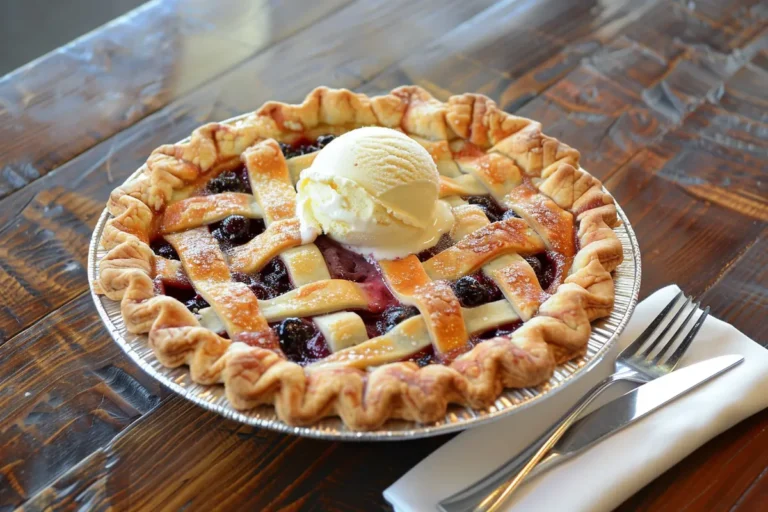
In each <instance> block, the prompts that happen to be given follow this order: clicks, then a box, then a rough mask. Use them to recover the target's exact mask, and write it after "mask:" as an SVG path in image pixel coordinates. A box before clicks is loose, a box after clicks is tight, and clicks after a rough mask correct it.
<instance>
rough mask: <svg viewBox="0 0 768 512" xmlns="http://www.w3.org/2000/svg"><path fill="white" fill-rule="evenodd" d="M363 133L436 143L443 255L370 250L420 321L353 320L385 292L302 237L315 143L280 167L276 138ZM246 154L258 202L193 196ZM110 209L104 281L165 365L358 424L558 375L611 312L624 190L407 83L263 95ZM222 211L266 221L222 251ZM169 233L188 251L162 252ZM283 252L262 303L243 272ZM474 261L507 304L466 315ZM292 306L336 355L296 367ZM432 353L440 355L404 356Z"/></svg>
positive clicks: (482, 104)
mask: <svg viewBox="0 0 768 512" xmlns="http://www.w3.org/2000/svg"><path fill="white" fill-rule="evenodd" d="M371 125H378V126H385V127H389V128H394V129H398V130H401V131H403V132H404V133H405V134H407V135H409V136H410V137H412V138H413V139H415V140H416V141H417V142H419V143H420V144H421V145H422V146H424V147H425V149H427V151H428V152H429V153H430V155H431V156H432V157H433V159H434V160H435V163H436V165H437V168H438V170H439V172H440V174H441V178H440V197H441V198H442V199H444V200H445V201H447V202H448V203H449V204H450V205H451V206H452V212H453V214H454V218H455V219H456V220H455V224H454V226H453V228H452V229H451V231H450V234H449V237H450V239H451V245H450V247H448V248H446V249H444V250H442V251H441V252H437V253H436V254H435V255H432V256H431V257H428V258H426V259H424V258H422V259H423V261H421V260H420V259H419V258H418V257H417V256H416V255H411V256H408V257H405V258H402V259H399V260H390V261H379V262H377V263H378V267H379V269H380V272H381V275H382V277H383V279H384V281H385V282H386V284H387V287H388V288H389V290H390V291H391V293H392V294H393V295H394V296H395V298H396V299H397V300H398V301H399V302H400V303H402V304H404V305H407V306H414V307H416V308H417V309H418V311H419V314H418V315H416V316H413V317H411V318H408V319H406V320H404V321H402V322H400V323H399V324H397V325H396V326H395V327H394V328H393V329H391V330H390V331H388V332H386V333H385V334H383V335H381V336H377V337H373V338H371V337H369V335H368V333H367V332H366V329H365V325H364V323H363V321H362V319H361V317H360V315H359V314H358V313H357V312H359V311H365V310H366V309H368V308H370V307H371V304H372V303H373V302H375V301H376V297H375V293H374V291H373V290H372V289H371V288H370V287H369V286H367V284H366V283H357V282H353V281H347V280H343V279H333V278H332V277H331V274H330V273H329V270H328V267H327V266H326V262H325V260H324V258H323V254H322V252H321V251H320V250H319V249H318V247H317V245H316V244H314V243H303V242H306V240H304V241H302V237H301V233H300V232H299V222H298V219H297V218H296V216H295V202H296V198H295V196H296V192H295V188H294V185H295V183H296V181H297V180H298V177H299V174H300V172H301V171H302V170H303V169H305V168H307V167H308V166H309V165H311V163H312V160H313V159H314V155H315V153H310V154H307V155H301V156H295V157H292V158H289V159H287V160H286V158H285V157H284V154H283V151H282V150H281V146H280V144H278V141H279V142H281V143H287V144H290V143H294V142H296V141H299V140H306V139H309V140H314V139H315V138H317V137H318V136H320V135H324V134H335V135H339V134H343V133H345V132H348V131H350V130H352V129H355V128H358V127H364V126H371ZM242 165H244V166H245V169H246V172H247V175H248V180H249V183H250V186H251V190H252V191H253V192H252V193H251V194H246V193H239V192H223V193H219V194H213V195H203V196H201V195H196V194H197V191H199V190H200V188H201V186H204V185H205V183H206V182H208V181H210V180H211V179H213V178H215V177H216V176H218V175H219V174H221V173H222V172H225V171H229V170H232V169H234V168H237V167H240V166H242ZM475 195H489V196H490V197H492V198H493V199H494V200H495V201H496V202H497V203H498V204H500V205H501V206H502V207H503V208H505V209H508V210H511V211H513V212H514V214H515V216H510V217H509V218H506V216H505V218H504V219H501V220H496V219H493V220H495V222H491V221H490V220H489V218H488V217H487V216H486V214H485V213H484V211H483V210H482V209H480V208H479V207H477V206H475V205H471V204H468V203H467V202H466V201H464V200H463V199H462V198H463V197H466V196H475ZM108 210H109V212H110V214H111V215H112V216H113V218H111V219H110V220H109V221H108V222H107V224H106V226H105V228H104V232H103V236H102V239H101V242H102V245H103V246H104V248H105V249H106V250H107V251H108V252H107V254H106V256H105V257H104V258H103V260H102V261H101V263H100V273H99V279H98V282H97V283H96V289H97V291H99V293H102V294H104V295H106V296H107V297H108V298H110V299H112V300H118V301H120V304H121V311H122V315H123V319H124V321H125V325H126V328H127V329H128V330H129V331H131V332H134V333H148V342H149V344H150V346H151V347H152V349H153V351H154V353H155V355H156V357H157V358H158V360H159V361H160V362H161V363H162V364H164V365H165V366H168V367H176V366H180V365H184V364H186V365H188V366H189V369H190V373H191V378H192V379H193V380H194V381H195V382H198V383H201V384H217V383H222V384H224V386H225V390H226V395H227V398H228V399H229V401H230V403H231V404H232V406H233V407H235V408H237V409H249V408H252V407H255V406H257V405H261V404H272V405H274V407H275V410H276V413H277V415H278V416H279V417H280V418H281V419H282V420H283V421H285V422H286V423H289V424H293V425H305V424H311V423H314V422H316V421H318V420H319V419H321V418H323V417H327V416H335V415H337V416H339V417H340V418H341V419H342V420H343V421H344V423H345V424H346V425H347V426H348V427H350V428H352V429H360V430H370V429H375V428H378V427H379V426H381V425H382V424H383V423H384V422H385V421H386V420H388V419H390V418H393V419H395V418H397V419H405V420H412V421H418V422H433V421H437V420H438V419H441V418H442V417H443V416H444V415H445V413H446V409H447V407H448V405H449V404H451V403H456V404H460V405H464V406H468V407H473V408H483V407H487V406H488V405H490V404H491V403H492V402H493V401H494V400H495V399H496V398H497V397H498V395H499V394H500V393H501V391H502V390H503V388H521V387H530V386H536V385H538V384H541V383H543V382H545V381H547V380H548V379H549V377H550V376H551V375H552V373H553V371H554V369H555V366H556V365H558V364H560V363H563V362H565V361H568V360H571V359H573V358H576V357H578V356H580V355H582V354H583V353H584V351H585V349H586V346H587V341H588V339H589V336H590V332H591V324H590V322H591V321H593V320H595V319H598V318H601V317H605V316H607V315H608V314H609V313H610V311H611V308H612V307H613V300H614V288H613V279H612V277H611V274H610V272H612V271H613V270H614V269H615V268H616V267H617V266H618V265H619V264H620V263H621V261H622V258H623V251H622V247H621V244H620V242H619V240H618V238H617V237H616V235H615V233H614V231H613V228H614V227H616V226H618V224H619V221H618V219H617V212H616V208H615V206H614V203H613V199H612V198H611V196H610V195H608V194H606V193H605V192H604V191H603V189H602V185H601V183H600V182H599V181H598V180H597V179H596V178H594V177H593V176H591V175H590V174H589V173H587V172H586V171H584V170H583V169H581V168H580V167H579V154H578V152H577V151H576V150H574V149H572V148H570V147H568V146H567V145H565V144H563V143H561V142H559V141H557V140H556V139H554V138H552V137H548V136H546V135H544V134H543V133H542V131H541V125H540V124H539V123H537V122H535V121H531V120H529V119H525V118H520V117H517V116H513V115H511V114H508V113H506V112H503V111H502V110H500V109H499V108H498V107H497V106H496V105H495V103H494V102H493V101H492V100H490V99H488V98H486V97H485V96H482V95H475V94H463V95H459V96H453V97H451V98H450V99H449V100H448V102H447V103H443V102H440V101H438V100H436V99H434V98H433V97H432V96H430V95H429V94H428V93H427V92H426V91H425V90H423V89H421V88H419V87H415V86H407V87H400V88H398V89H395V90H393V91H392V92H391V93H389V94H387V95H384V96H378V97H373V98H369V97H367V96H365V95H362V94H356V93H352V92H350V91H348V90H344V89H339V90H335V89H328V88H325V87H320V88H317V89H315V90H314V91H313V92H312V93H310V94H309V95H308V96H307V98H306V99H305V100H304V102H303V103H302V104H301V105H287V104H283V103H277V102H269V103H266V104H265V105H264V106H262V107H261V108H260V109H259V110H257V111H256V112H254V113H253V114H251V115H249V116H247V117H246V118H244V119H242V120H240V121H238V122H236V123H235V124H233V125H227V124H219V123H211V124H207V125H205V126H202V127H200V128H198V129H197V130H195V131H194V132H193V134H192V136H191V138H190V139H189V141H188V142H184V143H179V144H175V145H165V146H161V147H160V148H158V149H156V150H155V151H154V152H153V153H152V155H151V156H150V157H149V159H148V161H147V163H146V165H145V166H144V167H143V172H142V173H141V174H140V175H139V176H138V177H137V179H135V180H133V181H131V182H129V183H127V184H125V185H123V186H122V187H119V188H117V189H116V190H115V191H113V193H112V194H111V196H110V199H109V202H108ZM230 215H241V216H243V217H247V218H251V219H261V220H262V221H263V222H264V227H265V229H264V231H263V232H262V233H260V234H258V235H257V236H255V237H254V238H253V239H251V240H250V241H248V242H246V243H244V244H242V245H238V246H234V247H231V248H227V249H223V248H222V247H221V246H220V245H219V243H218V242H217V241H216V239H215V238H214V237H213V236H212V235H211V232H210V230H209V229H208V227H207V226H208V225H210V224H211V223H215V222H219V221H221V220H222V219H225V218H226V217H228V216H230ZM158 236H162V237H163V238H164V239H165V240H166V241H168V242H169V243H170V244H171V246H173V248H174V249H175V251H176V253H177V254H178V256H179V258H180V262H179V261H176V260H172V259H167V258H163V257H161V256H159V255H157V254H155V252H153V250H152V249H151V248H150V243H151V241H152V240H153V239H154V238H156V237H158ZM318 243H319V242H318ZM544 251H547V252H548V254H552V255H553V257H554V259H555V261H556V263H557V265H556V266H557V272H558V275H557V276H556V279H555V282H554V284H553V285H551V286H549V287H548V288H547V289H542V287H541V284H540V282H539V280H538V279H537V276H536V274H535V272H534V270H533V269H532V267H531V265H530V264H529V262H528V261H527V260H526V258H525V257H526V256H531V255H535V254H539V253H542V252H544ZM275 258H279V260H280V261H281V262H282V264H283V265H284V266H285V268H286V271H287V273H288V275H289V276H290V279H291V282H292V285H293V289H292V290H290V291H287V292H286V293H283V294H281V295H279V296H277V297H273V298H270V299H265V300H261V299H258V298H257V297H256V295H255V294H254V293H253V292H252V291H251V290H250V289H249V288H248V286H246V285H245V284H243V283H242V282H238V281H236V280H234V279H233V273H246V274H247V273H253V272H259V271H262V270H263V269H264V268H265V266H267V265H268V264H269V263H270V262H271V261H272V260H273V259H275ZM478 273H479V274H480V275H482V276H483V278H484V279H488V280H491V281H492V282H493V283H494V284H495V285H496V286H497V287H498V289H499V290H500V291H501V293H502V298H501V299H499V300H494V301H491V302H487V303H485V304H482V305H479V306H476V307H471V308H468V307H462V305H461V304H460V302H459V300H458V299H457V297H456V295H455V294H454V292H453V289H452V287H451V285H450V282H453V281H456V280H457V279H459V278H462V277H464V276H467V275H474V274H478ZM157 279H160V280H162V281H163V282H166V283H169V282H170V283H186V285H187V286H188V285H189V284H190V283H191V285H192V286H193V288H194V290H195V291H196V292H197V293H198V294H199V295H201V296H202V297H203V298H204V299H205V301H206V302H207V303H208V304H210V308H206V309H205V310H202V311H199V312H198V314H194V313H193V312H191V311H190V310H189V309H187V307H185V305H184V304H182V303H181V302H180V301H179V300H177V299H175V298H173V297H170V296H167V295H163V294H161V293H158V290H157V287H156V285H155V284H156V280H157ZM289 317H307V318H312V319H313V321H314V323H315V325H316V326H317V327H318V329H319V331H320V332H321V333H322V335H323V337H324V338H325V340H326V343H327V345H328V348H329V349H330V352H331V353H330V355H328V356H327V357H324V358H322V359H319V360H317V361H314V362H312V363H311V364H308V365H306V366H302V365H300V364H298V363H296V362H292V361H290V360H289V359H288V358H287V357H286V355H284V353H283V352H282V351H281V350H280V345H279V343H278V340H277V337H276V335H275V332H274V331H273V329H272V328H271V327H270V324H273V323H275V322H279V321H280V320H283V319H285V318H289ZM515 322H522V325H521V326H520V327H519V328H517V329H516V330H514V332H512V333H511V335H509V336H499V337H494V338H491V339H487V340H481V341H480V342H476V344H473V343H470V341H471V340H472V339H476V338H473V337H474V336H476V335H477V334H480V333H483V332H486V331H488V330H489V329H493V328H496V327H499V326H501V325H508V324H512V323H515ZM223 331H226V336H222V335H220V334H217V333H222V332H223ZM423 349H431V350H433V351H434V353H435V358H436V360H438V361H442V363H438V364H429V365H427V366H424V367H419V366H418V365H417V364H415V363H414V362H410V361H404V359H406V358H408V357H409V356H410V355H412V354H414V353H415V352H418V351H419V350H423Z"/></svg>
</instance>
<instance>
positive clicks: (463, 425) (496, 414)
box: [88, 116, 641, 441]
mask: <svg viewBox="0 0 768 512" xmlns="http://www.w3.org/2000/svg"><path fill="white" fill-rule="evenodd" d="M242 117H243V116H241V117H238V118H234V119H231V120H228V121H225V122H235V121H237V120H239V119H241V118H242ZM142 170H143V169H139V170H138V171H136V172H135V173H134V174H133V175H132V176H131V177H130V178H128V180H127V181H126V182H128V181H131V180H133V179H135V178H136V177H137V176H138V175H139V174H140V173H141V172H142ZM606 192H607V191H606ZM616 209H617V211H618V215H619V218H620V219H621V221H622V225H621V226H619V227H617V228H615V229H614V232H615V233H616V235H617V237H618V239H619V241H620V242H621V246H622V249H623V251H624V261H623V262H622V264H621V265H619V267H618V268H617V269H616V270H615V271H614V272H613V279H614V289H615V303H614V307H613V310H612V311H611V314H610V315H609V316H608V317H607V318H603V319H600V320H597V321H595V322H592V334H591V335H590V338H589V342H588V344H587V352H586V354H585V355H584V356H583V357H581V358H579V359H576V360H573V361H569V362H567V363H565V364H562V365H559V366H558V367H557V368H556V369H555V372H554V374H553V376H552V378H550V379H549V381H548V382H546V383H544V384H542V385H540V386H537V387H533V388H521V389H505V390H504V391H503V392H502V394H501V395H500V396H499V397H498V398H497V399H496V401H495V402H494V403H493V404H492V405H491V406H490V407H488V408H486V409H478V410H475V409H471V408H469V407H463V406H459V405H452V406H450V407H449V408H448V411H447V413H446V415H445V417H444V418H443V419H442V420H440V421H437V422H435V423H430V424H420V423H414V422H410V421H404V420H390V421H388V422H387V423H385V424H384V425H383V426H382V427H381V428H380V429H377V430H371V431H362V432H361V431H355V430H350V429H348V428H347V427H346V426H345V425H344V423H343V422H342V421H341V420H340V419H339V418H338V417H332V418H325V419H323V420H320V421H318V422H317V423H315V424H313V425H310V426H304V427H296V426H292V425H288V424H287V423H285V422H283V421H281V420H280V419H279V418H278V417H277V414H276V413H275V411H274V408H273V407H272V406H267V405H264V406H259V407H257V408H255V409H251V410H248V411H239V410H236V409H234V408H233V407H232V406H231V405H230V404H229V402H228V400H227V398H226V396H225V394H224V386H223V385H212V386H206V385H201V384H197V383H195V382H192V380H191V378H190V373H189V369H188V367H187V366H186V365H183V366H180V367H178V368H167V367H165V366H163V365H162V364H161V363H160V362H159V361H158V360H157V358H156V357H155V355H154V353H153V351H152V349H151V348H149V345H148V343H147V336H146V335H144V334H133V333H130V332H128V330H127V329H126V328H125V323H124V322H123V317H122V314H121V312H120V303H119V302H118V301H114V300H110V299H108V298H107V297H104V296H101V295H97V294H96V293H95V291H94V289H93V283H94V282H95V281H96V280H97V279H98V277H99V262H100V261H101V260H102V258H103V257H104V256H105V255H106V253H107V251H106V250H104V248H103V247H101V236H102V233H103V231H104V226H105V225H106V222H107V221H108V220H109V219H110V218H111V217H112V216H111V215H110V214H109V212H108V211H107V210H106V209H104V211H103V212H102V214H101V216H100V217H99V220H98V222H97V224H96V227H95V228H94V231H93V235H92V237H91V243H90V247H89V250H88V279H89V283H90V284H91V296H92V297H93V301H94V303H95V305H96V310H97V311H98V312H99V316H101V319H102V321H103V322H104V325H105V326H106V328H107V331H108V332H109V334H110V335H111V336H112V338H113V339H114V340H115V342H117V344H118V345H120V348H122V349H123V351H124V352H125V353H126V354H127V355H128V357H130V358H131V359H132V360H133V361H134V362H135V363H136V364H137V365H139V367H140V368H141V369H142V370H144V371H145V372H146V373H148V374H149V375H150V376H151V377H152V378H154V379H156V380H157V381H158V382H160V383H161V384H163V385H164V386H166V387H168V388H170V389H171V390H172V391H174V392H175V393H177V394H179V395H181V396H182V397H184V398H186V399H187V400H190V401H192V402H194V403H196V404H197V405H199V406H201V407H203V408H204V409H208V410H209V411H213V412H215V413H218V414H221V415H222V416H224V417H225V418H228V419H231V420H234V421H237V422H240V423H244V424H246V425H252V426H255V427H263V428H267V429H270V430H275V431H278V432H282V433H286V434H293V435H297V436H304V437H312V438H318V439H328V440H339V441H394V440H403V439H418V438H422V437H432V436H437V435H443V434H448V433H451V432H457V431H460V430H464V429H467V428H470V427H475V426H477V425H482V424H485V423H489V422H491V421H495V420H498V419H501V418H504V417H507V416H509V415H511V414H515V413H518V412H520V411H522V410H524V409H526V408H527V407H529V406H530V405H532V404H534V403H537V402H539V401H541V400H543V399H546V398H547V397H549V396H551V395H552V394H554V393H556V392H557V391H559V390H561V389H562V388H564V387H566V386H567V385H569V384H570V383H571V382H573V381H574V380H575V379H576V378H578V377H579V376H581V375H583V374H584V373H586V372H587V371H588V370H589V369H590V368H591V367H593V366H594V365H595V364H596V363H597V362H598V361H600V359H602V357H603V356H604V355H605V354H606V353H607V352H608V350H609V349H610V347H611V346H612V345H613V344H614V343H615V342H616V340H617V339H618V337H619V335H620V334H621V332H622V331H623V330H624V327H625V326H626V325H627V322H628V321H629V319H630V317H631V316H632V313H633V312H634V309H635V306H636V305H637V299H638V294H639V292H640V277H641V262H640V247H639V245H638V243H637V238H636V237H635V232H634V231H633V230H632V226H631V225H630V224H629V220H628V219H627V216H626V214H625V213H624V211H623V210H622V209H621V207H619V205H618V204H617V205H616Z"/></svg>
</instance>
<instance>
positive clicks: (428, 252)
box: [416, 233, 453, 262]
mask: <svg viewBox="0 0 768 512" xmlns="http://www.w3.org/2000/svg"><path fill="white" fill-rule="evenodd" d="M452 245H453V240H452V239H451V237H450V235H449V234H448V233H445V234H443V236H441V237H440V239H439V240H438V241H437V243H436V244H435V245H433V246H432V247H430V248H429V249H425V250H423V251H421V252H420V253H419V254H417V255H416V257H417V258H419V261H422V262H424V261H427V260H428V259H430V258H432V257H433V256H437V255H438V254H440V253H441V252H443V251H444V250H446V249H448V248H450V247H451V246H452Z"/></svg>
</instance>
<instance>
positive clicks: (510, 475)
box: [438, 374, 622, 512]
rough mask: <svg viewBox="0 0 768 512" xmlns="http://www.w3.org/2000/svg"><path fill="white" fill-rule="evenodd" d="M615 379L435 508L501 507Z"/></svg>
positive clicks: (451, 511) (489, 511)
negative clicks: (520, 448)
mask: <svg viewBox="0 0 768 512" xmlns="http://www.w3.org/2000/svg"><path fill="white" fill-rule="evenodd" d="M617 377H619V376H618V375H617V374H614V375H611V376H610V377H607V378H605V379H603V380H602V381H600V382H599V383H598V384H597V385H595V387H593V388H592V389H591V390H590V391H589V392H588V393H587V394H585V395H584V396H583V397H582V398H581V400H579V401H578V402H576V404H575V405H574V406H573V407H571V408H570V409H569V410H568V412H566V413H565V415H563V416H562V417H561V418H560V419H559V420H558V421H557V422H556V423H555V424H554V425H552V426H551V427H550V428H549V429H548V430H547V431H546V432H544V434H542V436H541V437H539V438H538V439H537V440H536V441H534V442H533V444H531V445H530V446H528V448H526V449H525V450H523V451H522V452H521V453H520V454H519V455H518V456H516V457H515V458H514V459H512V460H510V461H509V462H507V463H505V464H504V465H503V466H501V467H499V468H498V469H496V470H495V471H493V472H492V473H491V474H489V475H487V476H486V477H484V478H482V479H480V480H478V481H477V482H476V483H474V484H473V485H471V486H469V487H467V488H466V489H464V490H463V491H461V492H459V493H457V494H454V495H453V496H450V497H449V498H446V499H445V500H443V501H441V502H440V503H438V509H439V510H442V511H443V512H466V511H469V510H472V511H475V512H493V511H497V510H499V508H500V506H501V504H502V503H503V502H504V501H505V500H506V499H507V497H509V495H510V494H512V492H513V491H514V490H515V489H517V487H518V486H519V485H520V483H522V481H523V480H524V479H525V477H526V476H528V474H529V473H530V472H531V471H532V470H533V468H534V467H535V466H536V465H537V464H539V462H541V461H542V459H544V457H545V456H546V455H547V454H548V453H549V451H550V450H551V449H552V447H553V446H555V444H556V443H557V441H558V440H559V439H560V438H561V437H562V436H563V434H565V432H566V431H567V430H568V428H569V427H570V426H571V425H572V424H573V423H574V422H575V421H576V420H577V419H578V418H579V416H580V415H581V413H582V412H584V409H586V408H587V407H588V406H589V405H590V404H591V403H592V402H593V401H594V400H595V399H596V398H597V397H598V396H599V395H600V394H601V393H602V392H603V391H605V390H606V389H608V388H609V387H610V386H611V384H613V383H615V382H618V381H619V380H622V379H621V378H620V377H619V378H617ZM559 458H563V456H560V455H557V454H553V455H552V456H551V457H548V458H547V459H546V462H547V466H551V465H554V463H555V459H559ZM542 469H544V468H542Z"/></svg>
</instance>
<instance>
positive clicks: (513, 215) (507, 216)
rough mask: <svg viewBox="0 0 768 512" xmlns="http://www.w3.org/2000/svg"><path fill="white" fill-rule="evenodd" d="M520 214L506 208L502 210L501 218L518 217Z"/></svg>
mask: <svg viewBox="0 0 768 512" xmlns="http://www.w3.org/2000/svg"><path fill="white" fill-rule="evenodd" d="M519 218H520V216H519V215H518V214H517V213H515V211H514V210H507V211H505V212H504V215H502V216H501V220H509V219H519Z"/></svg>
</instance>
